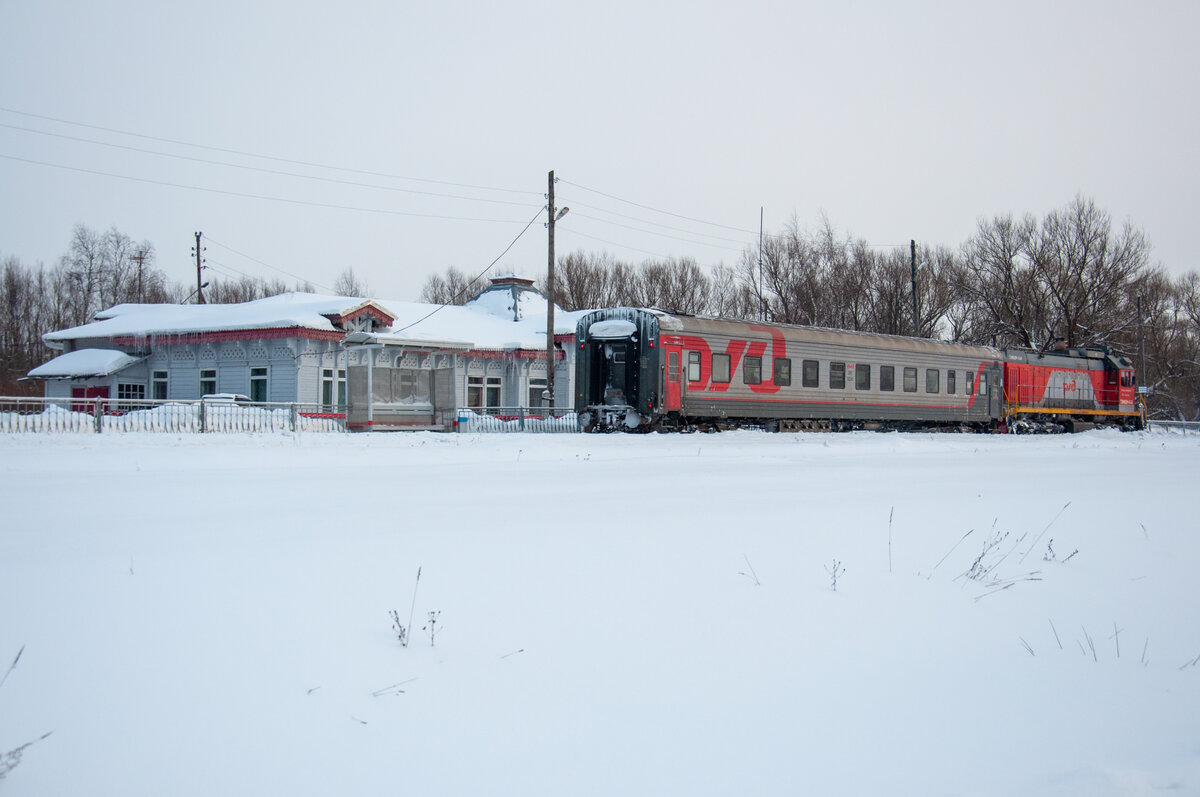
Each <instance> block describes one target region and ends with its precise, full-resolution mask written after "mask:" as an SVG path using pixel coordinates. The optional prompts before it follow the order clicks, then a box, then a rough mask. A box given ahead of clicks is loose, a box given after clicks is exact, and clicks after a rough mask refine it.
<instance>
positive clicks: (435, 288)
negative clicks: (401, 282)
mask: <svg viewBox="0 0 1200 797" xmlns="http://www.w3.org/2000/svg"><path fill="white" fill-rule="evenodd" d="M485 287H487V283H486V282H485V281H484V280H483V279H482V278H481V277H471V276H469V275H467V274H464V273H463V272H462V271H459V270H458V269H457V268H455V267H454V266H450V267H449V268H447V269H446V272H445V273H444V274H431V275H430V276H429V279H427V280H426V281H425V286H424V287H423V288H422V289H421V301H422V302H427V303H429V304H466V303H467V302H469V301H471V299H473V298H474V297H475V296H477V295H478V294H479V292H480V291H482V290H483V289H484V288H485Z"/></svg>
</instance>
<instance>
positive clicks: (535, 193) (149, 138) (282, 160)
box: [0, 107, 541, 196]
mask: <svg viewBox="0 0 1200 797" xmlns="http://www.w3.org/2000/svg"><path fill="white" fill-rule="evenodd" d="M0 111H2V112H4V113H12V114H17V115H18V116H27V117H30V118H33V119H43V120H45V121H48V122H57V123H59V124H64V125H72V126H74V127H84V128H87V129H89V130H100V131H102V132H105V133H116V134H118V135H122V136H132V137H134V138H143V139H146V140H147V141H159V142H162V143H164V144H176V145H179V146H183V147H195V148H196V149H206V150H209V151H211V152H224V153H225V154H227V155H242V156H245V157H248V158H261V159H262V160H270V161H276V162H278V163H290V164H292V165H294V166H311V167H314V168H318V169H330V170H333V171H340V172H348V173H351V174H362V175H369V176H371V177H385V178H388V179H392V180H410V181H412V182H418V183H430V184H433V185H447V186H453V187H455V188H473V189H476V190H479V191H500V192H505V193H511V194H527V195H530V196H541V193H540V192H538V191H529V190H525V189H518V188H496V187H493V186H486V185H471V184H468V183H455V182H449V181H447V180H431V179H428V178H424V177H408V176H405V175H401V174H388V173H387V172H375V171H370V170H368V169H355V168H352V167H348V166H334V165H331V164H327V163H313V162H311V161H303V160H295V159H292V158H280V157H276V156H274V155H262V154H259V153H254V152H246V151H243V150H237V149H228V148H225V147H214V146H209V145H207V144H196V143H193V142H190V141H180V140H178V139H173V138H163V137H161V136H150V135H146V134H144V133H134V132H132V131H129V130H120V129H118V128H114V127H102V126H100V125H90V124H85V123H83V122H73V121H71V120H70V119H59V118H57V117H54V116H44V115H42V114H37V113H30V112H28V111H19V110H17V109H15V108H4V107H0Z"/></svg>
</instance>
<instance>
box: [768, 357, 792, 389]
mask: <svg viewBox="0 0 1200 797" xmlns="http://www.w3.org/2000/svg"><path fill="white" fill-rule="evenodd" d="M771 381H772V382H774V383H775V384H777V385H779V386H781V387H788V386H789V385H791V384H792V361H791V360H789V359H787V358H786V357H776V358H775V362H774V363H772V366H771Z"/></svg>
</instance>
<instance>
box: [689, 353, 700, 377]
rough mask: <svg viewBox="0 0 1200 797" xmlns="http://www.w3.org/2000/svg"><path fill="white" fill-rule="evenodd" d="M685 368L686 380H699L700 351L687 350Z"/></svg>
mask: <svg viewBox="0 0 1200 797" xmlns="http://www.w3.org/2000/svg"><path fill="white" fill-rule="evenodd" d="M687 368H688V374H687V376H688V381H689V382H699V381H700V352H698V351H689V352H688V366H687Z"/></svg>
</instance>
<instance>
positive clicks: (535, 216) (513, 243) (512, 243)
mask: <svg viewBox="0 0 1200 797" xmlns="http://www.w3.org/2000/svg"><path fill="white" fill-rule="evenodd" d="M546 207H547V206H546V205H543V206H542V207H540V208H538V212H537V213H535V214H533V218H532V219H530V220H529V223H528V224H526V225H525V227H524V229H522V230H521V231H520V232H519V233H517V237H516V238H513V239H512V241H510V242H509V244H508V246H506V247H504V251H503V252H501V253H500V254H498V255H496V259H495V260H493V261H492V262H491V263H488V265H487V268H485V269H484V270H483V271H481V272H479V273H478V274H476V275H475V276H474V277H472V278H471V280H470V281H469V282H467V284H466V285H465V286H464V287H463V288H461V289H460V290H459V292H458V293H457V294H455V295H454V301H457V300H458V299H459V298H460V296H461V295H462V292H463V291H465V290H466V289H467V287H469V286H471V285H473V284H474V283H475V280H478V279H482V278H483V275H484V274H486V273H488V272H489V271H491V270H492V266H494V265H496V264H497V263H498V262H500V258H502V257H504V256H505V255H507V254H508V250H510V249H512V248H513V247H514V246H516V244H517V241H519V240H521V236H523V235H524V234H525V233H526V232H528V231H529V228H530V227H532V226H533V223H534V222H535V221H537V219H538V216H540V215H542V211H543V210H545V209H546ZM452 303H453V302H447V303H444V304H441V305H439V306H437V307H435V308H434V309H433V310H431V311H429V312H428V313H426V314H425V315H423V316H421V317H420V318H418V319H417V320H416V321H413V322H412V323H411V324H407V325H405V326H402V327H400V328H399V329H396V330H393V331H392V334H396V333H399V332H403V331H404V330H406V329H409V328H410V327H415V326H416V325H417V324H420V323H421V322H422V321H425V320H426V319H428V318H430V317H431V316H433V315H434V314H436V313H439V312H441V311H442V310H445V309H446V308H447V307H449V306H450V304H452Z"/></svg>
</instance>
